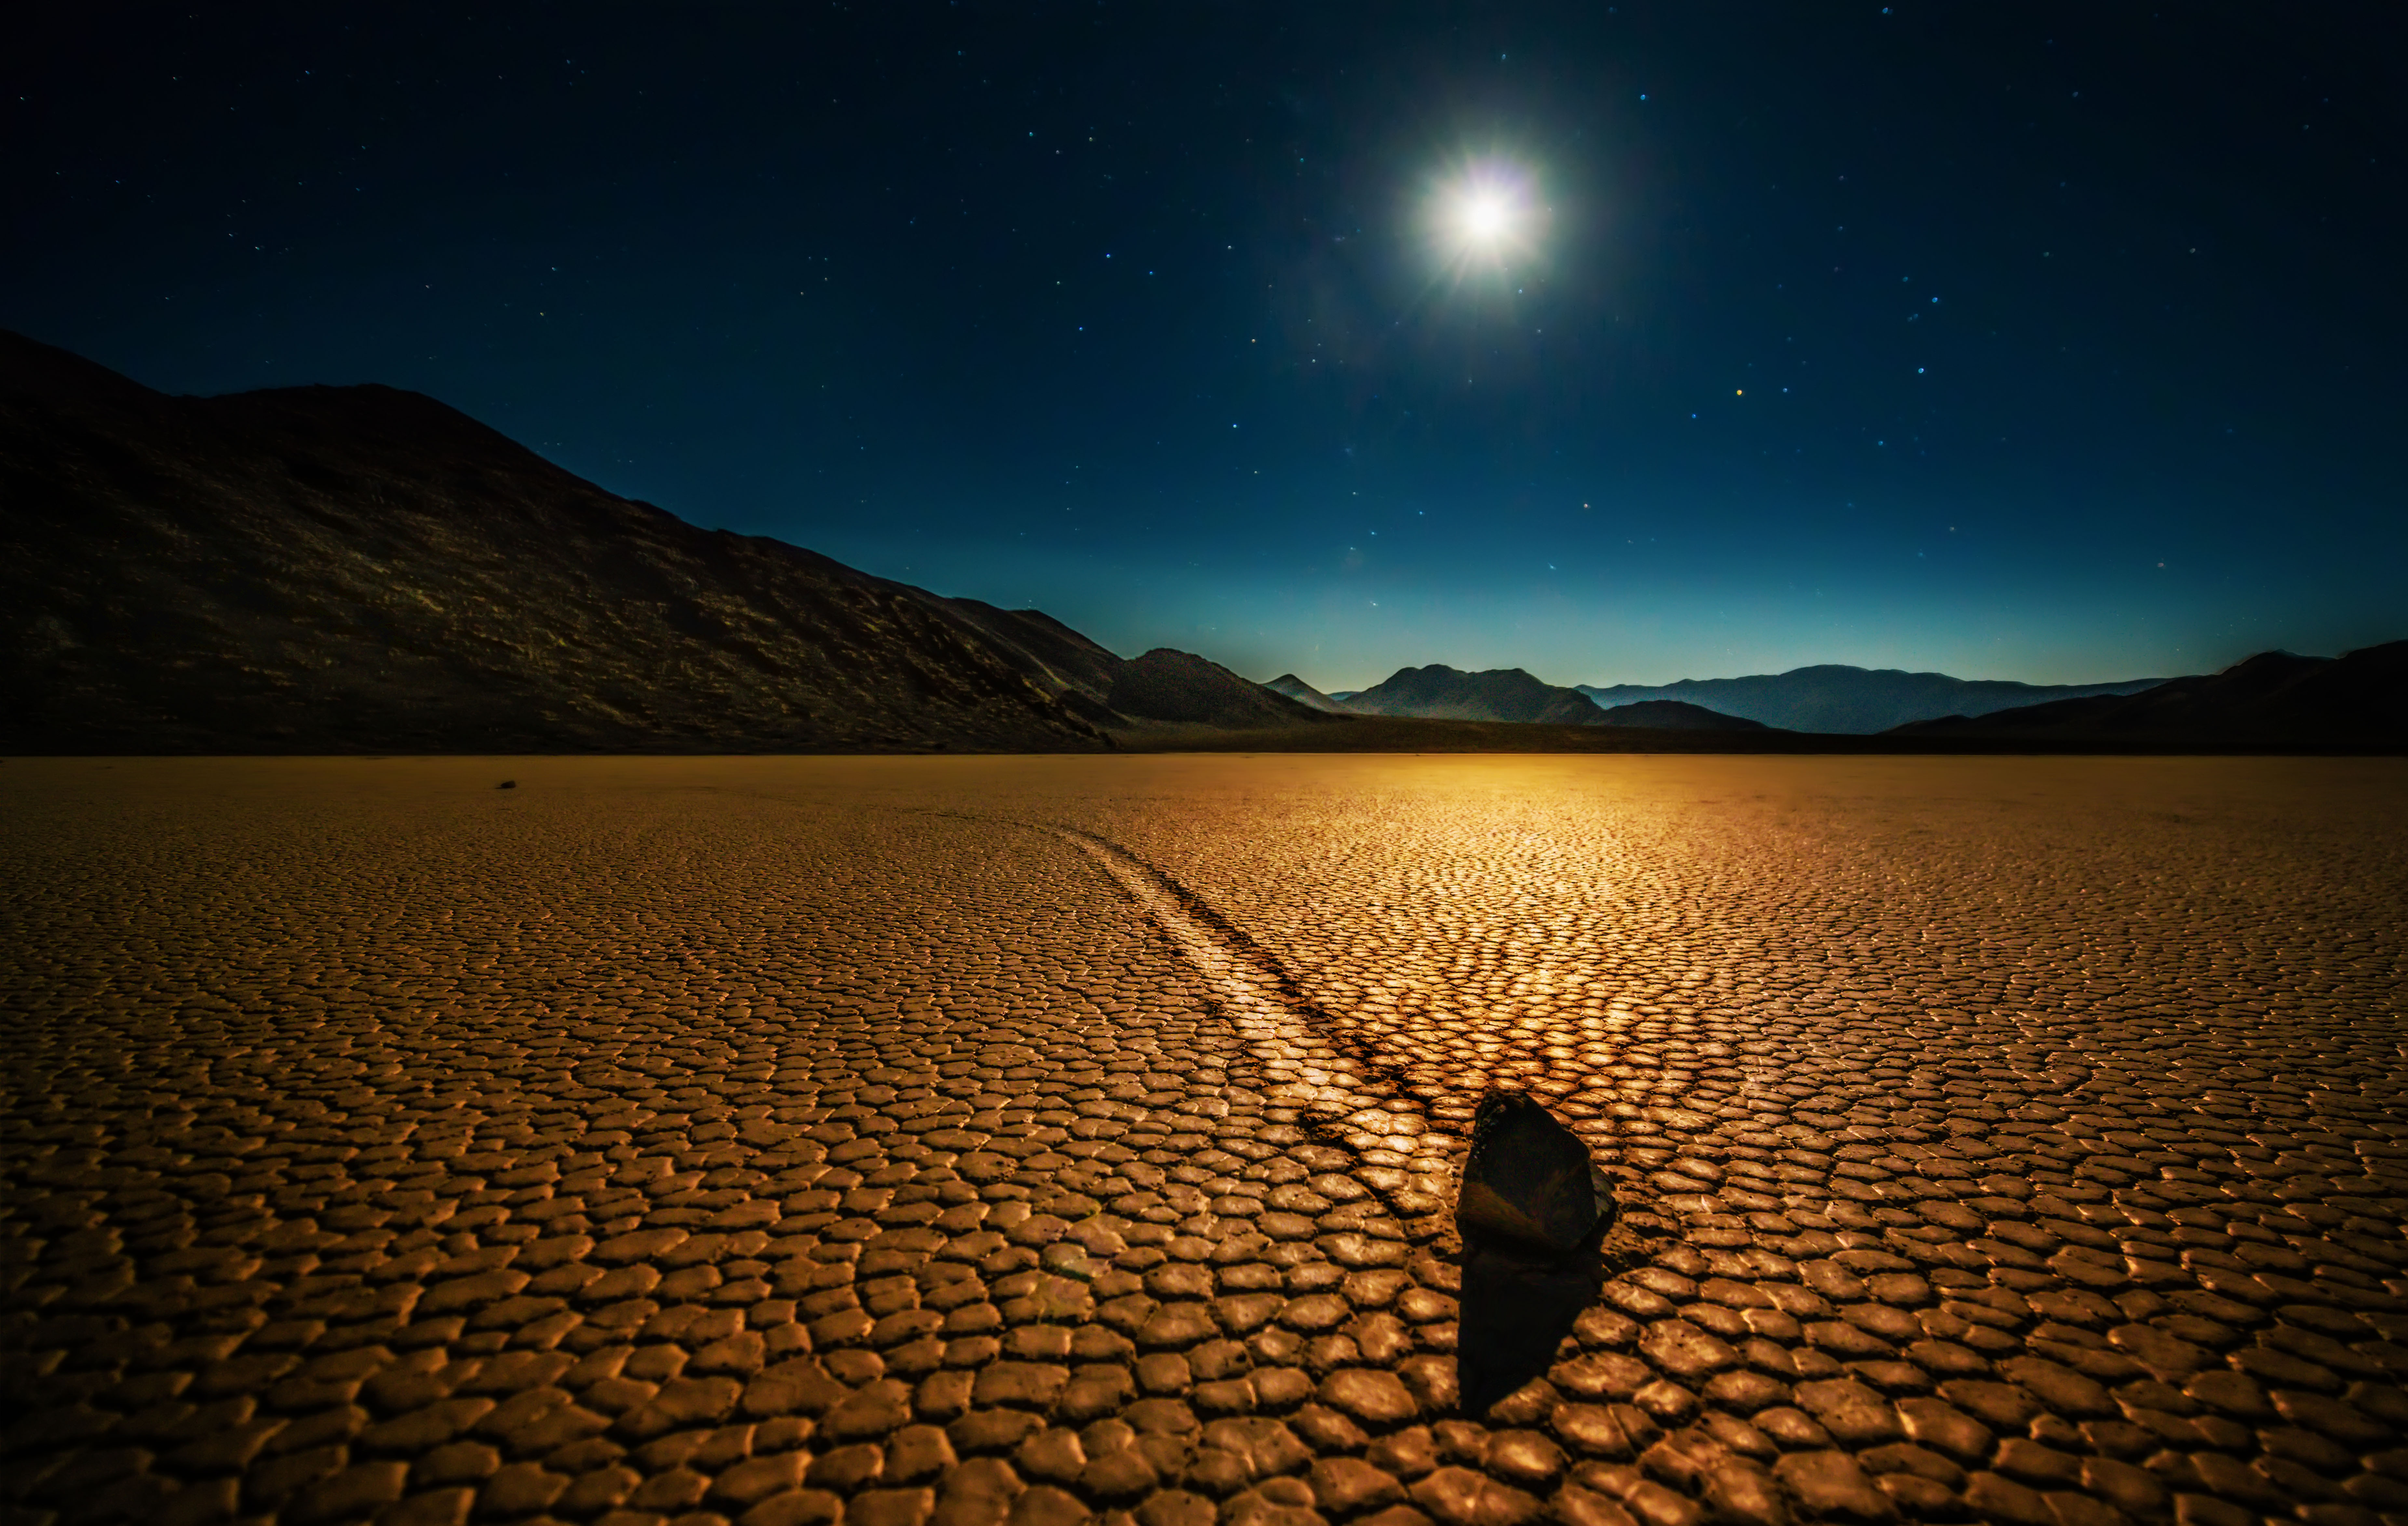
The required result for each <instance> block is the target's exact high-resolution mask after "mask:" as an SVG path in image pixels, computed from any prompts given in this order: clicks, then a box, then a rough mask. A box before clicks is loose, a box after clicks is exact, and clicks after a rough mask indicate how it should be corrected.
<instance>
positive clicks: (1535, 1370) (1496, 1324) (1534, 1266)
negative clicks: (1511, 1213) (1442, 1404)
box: [1455, 1242, 1606, 1418]
mask: <svg viewBox="0 0 2408 1526" xmlns="http://www.w3.org/2000/svg"><path fill="white" fill-rule="evenodd" d="M1605 1271H1606V1268H1605V1260H1604V1258H1603V1257H1601V1256H1600V1255H1598V1252H1597V1251H1596V1249H1594V1248H1590V1249H1586V1250H1583V1251H1579V1252H1575V1253H1574V1254H1573V1255H1571V1256H1569V1257H1565V1258H1563V1259H1561V1260H1555V1259H1547V1260H1534V1259H1531V1258H1529V1257H1527V1256H1522V1255H1517V1254H1515V1253H1514V1251H1513V1250H1512V1248H1511V1247H1507V1246H1501V1245H1474V1244H1471V1243H1469V1242H1467V1243H1466V1244H1465V1245H1464V1247H1463V1287H1462V1290H1461V1292H1460V1293H1459V1294H1458V1295H1457V1296H1458V1299H1459V1305H1460V1306H1459V1308H1458V1311H1457V1316H1456V1318H1457V1324H1456V1332H1457V1333H1456V1343H1455V1383H1456V1386H1457V1388H1458V1389H1460V1391H1461V1395H1462V1397H1461V1404H1462V1405H1463V1413H1464V1414H1466V1415H1468V1416H1472V1417H1474V1418H1477V1417H1479V1416H1482V1415H1485V1414H1486V1413H1487V1412H1488V1406H1489V1405H1491V1404H1495V1403H1497V1401H1498V1400H1499V1399H1502V1398H1504V1397H1505V1396H1506V1395H1507V1394H1510V1393H1512V1391H1513V1390H1514V1389H1518V1388H1520V1387H1521V1386H1522V1385H1523V1384H1525V1383H1527V1382H1529V1381H1530V1380H1531V1379H1532V1378H1535V1377H1544V1376H1545V1375H1546V1374H1547V1369H1548V1368H1550V1367H1552V1366H1554V1365H1555V1348H1556V1347H1557V1346H1560V1345H1561V1344H1562V1343H1563V1339H1564V1337H1565V1336H1567V1335H1570V1333H1571V1332H1572V1325H1573V1323H1574V1321H1576V1320H1578V1319H1579V1318H1580V1317H1581V1313H1582V1311H1583V1310H1584V1309H1586V1308H1587V1307H1588V1306H1589V1305H1590V1304H1592V1303H1596V1302H1597V1298H1598V1289H1599V1288H1602V1287H1603V1286H1604V1284H1605Z"/></svg>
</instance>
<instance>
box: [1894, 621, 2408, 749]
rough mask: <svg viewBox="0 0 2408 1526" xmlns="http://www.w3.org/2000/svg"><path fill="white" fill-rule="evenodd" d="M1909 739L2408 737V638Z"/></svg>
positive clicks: (1917, 729)
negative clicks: (2344, 652)
mask: <svg viewBox="0 0 2408 1526" xmlns="http://www.w3.org/2000/svg"><path fill="white" fill-rule="evenodd" d="M1898 734H1899V735H1900V736H1907V737H1932V738H1962V739H1969V740H1970V739H1979V738H1996V739H2000V740H2018V741H2032V740H2042V739H2047V738H2060V739H2067V740H2073V739H2083V740H2101V741H2107V740H2116V741H2220V742H2279V743H2283V744H2286V745H2295V746H2296V745H2300V744H2303V743H2315V742H2319V741H2334V742H2343V743H2350V744H2364V743H2369V742H2375V743H2381V742H2408V641H2386V642H2385V643H2384V644H2383V645H2381V646H2367V647H2360V648H2359V649H2358V650H2357V651H2355V652H2352V653H2349V654H2347V655H2343V656H2340V657H2301V656H2294V655H2291V654H2290V653H2288V652H2261V653H2259V654H2258V655H2257V656H2254V657H2251V658H2249V659H2248V660H2247V661H2245V662H2240V663H2235V664H2234V665H2233V666H2231V667H2229V668H2227V669H2224V671H2222V672H2220V673H2210V674H2205V675H2202V676H2200V677H2197V678H2176V679H2169V680H2168V681H2166V682H2165V683H2163V684H2157V685H2156V686H2154V687H2151V688H2147V689H2143V690H2142V691H2140V692H2139V693H2137V694H2128V695H2094V696H2090V697H2087V698H2071V699H2057V700H2052V701H2050V702H2048V703H2046V704H2038V705H2024V706H2020V707H2018V708H2016V709H2014V710H2002V711H1996V712H1993V713H1990V714H1987V715H1983V716H1979V717H1969V716H1964V715H1951V716H1948V717H1946V718H1944V719H1941V720H1933V721H1919V722H1916V723H1914V725H1911V726H1905V727H1899V731H1898Z"/></svg>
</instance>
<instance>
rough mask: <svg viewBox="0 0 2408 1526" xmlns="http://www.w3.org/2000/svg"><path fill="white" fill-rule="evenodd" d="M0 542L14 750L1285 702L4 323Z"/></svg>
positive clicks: (0, 731)
mask: <svg viewBox="0 0 2408 1526" xmlns="http://www.w3.org/2000/svg"><path fill="white" fill-rule="evenodd" d="M0 526H5V529H6V532H7V540H8V543H9V545H10V547H11V551H12V554H11V555H10V556H9V557H7V558H5V559H0V700H5V703H0V748H5V749H7V750H10V751H17V752H33V751H50V752H56V751H89V752H112V751H114V752H127V751H131V752H255V751H270V752H320V751H337V752H340V751H377V752H389V751H499V752H533V751H596V750H602V751H647V750H649V751H847V752H852V751H865V750H867V751H881V750H896V749H909V750H936V749H943V748H953V747H964V746H967V747H970V748H974V749H1009V750H1015V751H1019V750H1031V749H1034V750H1042V751H1058V750H1071V751H1094V750H1104V749H1109V748H1111V747H1112V746H1114V745H1115V742H1114V740H1113V739H1114V735H1115V733H1135V732H1145V731H1148V730H1149V729H1154V728H1160V727H1180V726H1195V725H1199V724H1203V725H1209V724H1211V723H1210V721H1209V720H1206V721H1199V720H1197V715H1198V714H1199V713H1205V712H1199V710H1198V708H1197V696H1198V695H1202V694H1205V693H1206V692H1208V691H1210V692H1211V693H1215V694H1218V695H1219V696H1220V697H1221V698H1223V699H1225V700H1227V701H1229V702H1230V704H1231V705H1232V706H1233V710H1232V718H1234V719H1238V720H1240V721H1241V722H1242V723H1243V724H1246V725H1250V726H1251V725H1260V724H1262V722H1263V718H1264V716H1265V715H1266V714H1267V713H1269V714H1278V713H1281V711H1280V709H1279V707H1283V706H1288V705H1290V704H1292V701H1289V700H1287V699H1286V698H1284V697H1282V696H1276V695H1273V694H1271V693H1270V691H1269V690H1266V689H1263V688H1261V686H1260V685H1256V684H1250V683H1248V681H1246V680H1244V679H1241V678H1239V677H1238V676H1237V675H1235V674H1232V673H1229V672H1228V671H1227V669H1222V668H1219V667H1218V665H1215V664H1209V663H1205V662H1204V659H1202V658H1200V657H1198V658H1194V659H1193V661H1194V663H1196V664H1202V665H1203V667H1202V668H1200V669H1198V668H1193V667H1190V668H1188V669H1185V673H1184V678H1183V682H1182V684H1173V685H1170V687H1169V688H1168V689H1164V688H1162V687H1161V686H1160V685H1155V686H1154V687H1149V686H1148V684H1146V683H1145V682H1143V674H1142V673H1140V681H1139V682H1137V683H1136V684H1134V685H1133V686H1125V687H1122V688H1121V691H1120V692H1121V694H1122V698H1123V700H1124V701H1125V703H1127V704H1128V705H1130V706H1131V707H1133V708H1132V709H1131V710H1121V709H1116V708H1115V707H1114V705H1113V703H1112V696H1113V694H1114V692H1115V688H1116V686H1117V685H1121V681H1122V679H1123V677H1124V673H1125V669H1128V668H1129V667H1130V666H1131V664H1130V661H1129V659H1125V658H1122V657H1119V656H1118V655H1114V654H1113V653H1111V652H1110V651H1108V650H1106V649H1105V648H1103V647H1102V646H1100V645H1098V644H1097V643H1096V642H1094V641H1089V640H1088V639H1087V638H1086V637H1084V636H1082V635H1081V634H1079V633H1078V632H1077V631H1075V630H1072V629H1070V628H1069V627H1068V626H1065V625H1063V624H1062V623H1061V622H1060V621H1058V620H1054V619H1053V618H1052V617H1051V616H1048V615H1045V614H1043V613H1041V612H1037V611H1012V610H1002V609H998V608H996V606H993V605H989V604H984V603H982V602H979V601H976V600H968V599H951V598H946V597H942V596H940V595H937V594H934V593H931V592H929V591H928V590H925V589H922V588H916V587H913V586H911V585H910V584H907V583H896V582H893V581H891V580H888V579H884V578H880V577H877V576H875V575H873V574H870V573H867V572H863V571H860V570H858V569H853V568H849V567H846V566H845V565H844V564H842V563H840V562H838V561H836V560H834V559H833V558H831V557H827V556H824V555H822V554H819V553H817V552H813V551H810V550H807V549H805V548H803V547H800V546H795V545H791V544H789V543H787V542H785V541H782V540H771V539H769V538H767V537H759V536H742V535H737V534H734V533H733V532H729V531H725V530H705V529H702V528H700V527H698V526H696V525H691V524H688V523H687V522H685V521H684V520H681V519H679V518H678V517H677V516H675V515H673V514H671V513H669V512H668V511H666V510H663V509H660V508H657V507H655V506H653V505H651V504H647V503H643V502H641V501H639V500H636V499H630V498H624V497H619V496H617V495H615V494H612V493H609V492H608V491H606V490H605V489H603V488H601V487H599V486H597V485H595V484H594V483H592V482H586V481H585V480H583V479H581V478H579V477H576V476H575V475H573V474H572V473H569V472H568V471H566V470H565V469H563V468H560V467H557V466H555V465H553V464H552V463H551V462H549V461H546V460H544V459H543V458H542V457H540V456H538V455H537V454H536V453H533V452H532V451H529V450H527V449H526V448H525V447H524V446H522V445H520V444H518V443H517V442H516V441H514V440H511V439H509V438H508V437H507V436H504V435H503V434H501V433H500V432H499V431H497V430H495V429H493V428H492V427H491V426H489V425H484V424H482V423H481V422H480V421H478V420H476V419H473V418H471V417H469V416H468V415H466V414H465V413H462V412H460V411H459V410H456V409H452V408H451V407H449V406H448V405H446V404H443V403H441V402H439V401H437V400H436V399H434V398H431V397H426V396H422V395H420V394H417V393H411V392H406V391H402V390H400V389H396V388H392V387H385V386H380V385H376V384H368V385H365V386H357V387H292V388H278V389H271V390H267V391H262V392H251V393H236V394H229V395H225V396H215V397H190V396H185V397H176V396H167V395H165V394H163V393H158V392H154V391H152V390H151V389H150V388H147V387H144V386H141V385H140V384H139V383H137V382H135V381H131V380H130V379H128V378H124V377H122V376H119V375H117V374H116V373H115V372H112V371H109V370H108V369H107V368H106V367H100V366H97V365H94V364H93V363H92V362H90V361H87V360H84V359H83V358H82V357H80V356H77V355H74V354H72V353H68V352H66V351H63V350H58V349H55V348H53V347H50V346H48V345H43V344H40V343H38V342H37V341H35V340H32V339H29V338H24V337H23V336H21V335H15V334H8V333H6V332H0ZM1139 660H1140V662H1142V661H1143V659H1139ZM1155 666H1156V667H1159V666H1160V664H1159V663H1157V664H1155ZM1205 669H1210V672H1209V673H1207V672H1206V671H1205ZM1211 674H1218V675H1220V676H1219V677H1218V678H1213V677H1211ZM1173 691H1178V692H1173ZM1154 708H1168V709H1170V710H1173V711H1175V712H1176V713H1175V714H1168V715H1157V714H1153V713H1148V712H1149V711H1150V709H1154ZM1296 708H1297V713H1299V714H1301V713H1305V712H1303V710H1302V707H1300V706H1299V707H1296ZM1206 711H1209V706H1207V707H1206Z"/></svg>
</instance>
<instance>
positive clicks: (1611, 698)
mask: <svg viewBox="0 0 2408 1526" xmlns="http://www.w3.org/2000/svg"><path fill="white" fill-rule="evenodd" d="M2158 682H2160V681H2159V680H2157V679H2154V678H2136V679H2126V680H2123V681H2120V682H2118V683H2114V684H2017V683H2014V682H2012V681H2009V680H2005V679H1965V678H1951V677H1949V676H1948V675H1947V674H1946V673H1908V672H1900V671H1899V670H1898V669H1894V668H1880V669H1869V668H1851V667H1848V666H1846V665H1844V664H1841V663H1824V664H1821V665H1818V666H1816V667H1813V668H1793V669H1790V670H1789V671H1788V672H1785V673H1755V674H1751V675H1749V676H1748V677H1745V678H1705V679H1698V678H1684V679H1683V680H1681V681H1680V682H1679V683H1677V684H1613V685H1612V686H1611V687H1607V688H1599V687H1598V685H1596V684H1581V685H1580V692H1581V693H1583V694H1584V695H1587V696H1588V697H1589V698H1591V699H1594V700H1596V701H1597V702H1598V704H1600V705H1605V706H1609V707H1611V706H1614V705H1627V704H1637V703H1641V702H1643V701H1646V700H1651V699H1674V700H1681V701H1684V702H1686V703H1688V704H1693V705H1702V706H1704V707H1705V708H1706V709H1708V710H1712V711H1718V712H1720V713H1723V714H1725V715H1738V716H1742V717H1744V718H1745V719H1748V720H1751V721H1761V722H1763V723H1764V724H1765V725H1767V726H1777V727H1782V728H1784V729H1785V730H1791V731H1825V732H1837V733H1842V734H1852V735H1858V736H1869V735H1871V734H1872V733H1874V732H1876V731H1886V730H1888V729H1890V728H1891V727H1896V726H1902V725H1904V724H1906V723H1907V722H1909V721H1923V720H1929V719H1931V718H1933V717H1934V716H1940V715H1982V714H1986V713H1989V712H1991V711H1994V710H2004V709H2006V708H2008V707H2009V706H2014V705H2029V704H2038V703H2041V702H2042V701H2045V700H2050V699H2070V698H2078V697H2081V696H2085V695H2094V694H2130V693H2132V692H2134V691H2135V690H2138V689H2144V688H2147V687H2148V686H2149V685H2150V684H2156V683H2158Z"/></svg>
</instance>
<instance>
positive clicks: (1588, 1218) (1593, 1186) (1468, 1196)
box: [1455, 1091, 1613, 1258]
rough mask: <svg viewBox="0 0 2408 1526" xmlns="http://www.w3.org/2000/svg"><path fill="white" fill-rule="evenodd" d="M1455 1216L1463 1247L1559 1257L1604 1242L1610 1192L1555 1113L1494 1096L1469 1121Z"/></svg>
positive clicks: (1518, 1096)
mask: <svg viewBox="0 0 2408 1526" xmlns="http://www.w3.org/2000/svg"><path fill="white" fill-rule="evenodd" d="M1612 1224H1613V1191H1612V1189H1611V1188H1609V1187H1608V1186H1607V1184H1606V1179H1605V1175H1604V1173H1602V1172H1600V1171H1598V1169H1597V1167H1596V1165H1595V1164H1594V1163H1593V1162H1592V1161H1591V1160H1590V1159H1589V1154H1588V1146H1586V1145H1583V1144H1582V1143H1581V1142H1580V1137H1579V1136H1578V1135H1576V1134H1574V1133H1573V1132H1572V1131H1571V1130H1569V1129H1567V1128H1565V1127H1564V1126H1563V1125H1562V1124H1560V1123H1558V1122H1556V1121H1555V1115H1553V1114H1551V1113H1549V1112H1548V1111H1547V1110H1546V1109H1545V1108H1544V1107H1541V1105H1539V1103H1537V1102H1535V1101H1531V1100H1530V1099H1529V1098H1528V1097H1527V1096H1525V1095H1523V1094H1522V1093H1520V1092H1514V1091H1492V1092H1490V1093H1489V1094H1488V1095H1487V1096H1485V1097H1484V1098H1482V1099H1481V1100H1480V1110H1479V1112H1478V1113H1476V1114H1475V1115H1474V1116H1473V1117H1472V1123H1471V1153H1470V1156H1469V1159H1466V1160H1465V1161H1464V1165H1463V1191H1462V1194H1461V1196H1460V1197H1459V1198H1458V1199H1457V1200H1456V1202H1455V1227H1456V1228H1457V1230H1459V1231H1461V1232H1462V1235H1463V1240H1464V1244H1465V1245H1467V1246H1482V1247H1484V1248H1494V1249H1497V1250H1500V1251H1504V1252H1507V1253H1509V1254H1511V1253H1518V1254H1521V1255H1524V1256H1537V1257H1541V1258H1562V1257H1567V1256H1570V1255H1572V1254H1574V1253H1576V1252H1578V1251H1579V1250H1581V1249H1583V1248H1584V1247H1585V1246H1589V1245H1595V1244H1596V1243H1597V1242H1598V1240H1599V1239H1600V1238H1602V1237H1603V1235H1604V1233H1605V1231H1606V1230H1607V1229H1608V1228H1609V1227H1611V1226H1612Z"/></svg>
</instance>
